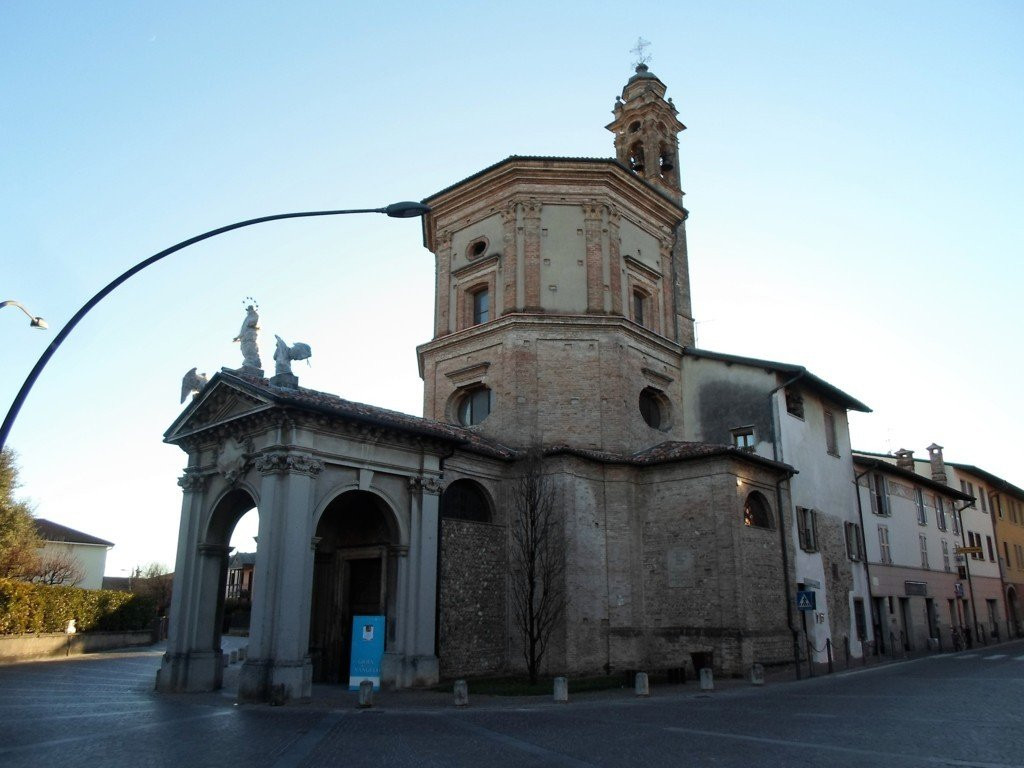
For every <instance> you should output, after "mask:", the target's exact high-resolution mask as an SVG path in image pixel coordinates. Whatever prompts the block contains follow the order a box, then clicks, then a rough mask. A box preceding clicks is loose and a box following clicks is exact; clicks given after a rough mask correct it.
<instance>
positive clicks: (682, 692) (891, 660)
mask: <svg viewBox="0 0 1024 768" xmlns="http://www.w3.org/2000/svg"><path fill="white" fill-rule="evenodd" d="M247 644H248V638H246V637H228V636H225V637H224V638H223V639H222V649H223V650H224V652H225V653H230V652H231V651H232V650H236V651H237V650H239V649H240V648H242V647H245V646H246V645H247ZM1002 644H1003V643H989V644H988V645H975V647H974V648H973V649H968V650H970V651H971V652H974V653H979V652H984V651H985V650H990V649H996V648H998V647H999V646H1001V645H1002ZM965 652H967V651H955V652H954V651H949V650H946V651H919V652H908V653H906V654H905V655H896V656H889V655H879V656H869V657H868V658H867V660H866V661H867V663H865V660H864V659H859V658H856V659H850V662H849V666H847V664H846V661H845V659H844V660H835V661H834V663H833V672H832V673H829V672H828V665H827V664H816V665H815V669H814V675H813V677H811V676H810V675H809V674H808V669H807V662H806V661H804V662H802V663H801V666H800V677H799V678H797V675H796V673H795V671H794V668H793V665H791V664H790V665H785V666H780V667H768V668H766V669H765V671H764V685H765V686H774V685H784V684H796V683H798V682H799V681H807V680H810V679H817V678H823V677H828V676H829V675H830V674H831V675H836V676H839V675H843V674H850V673H856V672H860V671H864V670H872V669H879V668H882V667H889V666H892V665H895V664H900V663H903V662H909V661H916V660H920V659H924V658H927V657H932V656H941V655H949V654H952V653H965ZM241 666H242V662H241V661H239V662H236V663H234V664H229V665H228V666H227V667H226V668H225V669H224V687H223V688H222V689H221V691H220V695H221V696H223V697H225V698H228V699H231V700H232V701H234V700H235V699H237V695H238V675H239V671H240V670H241ZM452 682H453V681H450V684H451V683H452ZM450 684H449V686H450ZM468 684H469V701H470V707H471V708H473V709H523V708H529V709H533V708H538V707H546V706H564V705H562V704H559V703H556V702H554V699H553V694H546V695H539V696H497V695H489V694H474V693H473V680H472V679H469V680H468ZM756 688H757V686H754V685H753V684H752V683H750V681H749V680H748V679H744V678H735V677H727V678H719V677H716V678H715V680H714V690H712V691H702V690H701V689H700V680H699V678H690V679H688V680H687V682H685V683H675V684H668V683H660V684H659V683H652V684H651V686H650V697H649V698H650V699H653V700H656V699H659V698H666V699H668V698H685V697H691V698H698V697H700V698H707V697H709V696H715V695H716V694H721V693H723V692H734V691H737V690H740V689H751V690H753V689H756ZM635 698H637V697H636V694H635V692H634V689H633V686H632V685H628V686H627V685H626V684H625V681H624V682H623V685H622V687H619V688H608V689H605V690H599V691H583V692H579V693H574V692H573V690H572V679H571V678H570V679H569V700H570V702H602V701H607V702H621V701H623V700H629V699H635ZM358 701H359V692H358V691H350V690H348V688H347V687H346V686H343V685H329V684H325V683H317V684H314V685H313V695H312V697H311V698H310V699H307V700H302V701H290V702H288V704H287V706H288V707H299V708H303V709H309V710H316V711H321V710H345V709H355V708H357V706H358ZM245 706H254V707H261V706H270V705H268V704H258V703H257V704H248V705H245ZM453 708H454V695H453V692H452V690H451V687H448V688H447V690H428V689H422V688H413V689H408V688H407V689H402V690H397V691H396V690H385V689H382V690H380V691H375V692H374V695H373V709H374V710H390V711H405V710H409V711H424V710H444V709H453Z"/></svg>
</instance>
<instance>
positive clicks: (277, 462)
mask: <svg viewBox="0 0 1024 768" xmlns="http://www.w3.org/2000/svg"><path fill="white" fill-rule="evenodd" d="M253 466H254V467H255V468H256V470H257V471H258V472H259V473H260V474H262V475H270V474H275V473H277V474H296V475H308V476H309V477H316V476H317V475H319V474H320V473H321V472H323V469H324V463H323V462H322V461H320V460H319V459H317V458H316V457H314V456H310V455H308V454H304V453H292V452H291V451H282V450H276V451H268V452H267V453H261V454H260V455H259V456H257V457H256V458H255V459H254V460H253Z"/></svg>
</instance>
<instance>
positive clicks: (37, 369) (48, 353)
mask: <svg viewBox="0 0 1024 768" xmlns="http://www.w3.org/2000/svg"><path fill="white" fill-rule="evenodd" d="M351 213H383V214H384V215H385V216H390V217H391V218H394V219H411V218H416V217H418V216H424V215H426V214H427V213H430V207H429V206H427V205H424V204H423V203H417V202H401V203H392V204H391V205H386V206H384V207H383V208H353V209H349V210H337V211H302V212H299V213H277V214H274V215H272V216H260V217H258V218H255V219H246V220H245V221H239V222H236V223H234V224H228V225H227V226H224V227H218V228H217V229H211V230H210V231H209V232H204V233H203V234H201V235H196V236H195V237H190V238H189V239H188V240H182V241H181V242H180V243H178V244H177V245H172V246H171V247H170V248H166V249H164V250H162V251H160V252H159V253H156V254H153V255H152V256H150V257H149V258H148V259H146V260H145V261H140V262H139V263H138V264H136V265H135V266H134V267H132V268H131V269H129V270H128V271H126V272H124V273H123V274H122V275H120V276H119V277H117V278H116V279H114V280H112V281H111V282H110V283H108V284H107V285H106V286H104V287H103V288H102V289H101V290H100V292H99V293H97V294H96V295H95V296H93V297H92V298H91V299H89V300H88V301H87V302H85V305H84V306H83V307H82V308H81V309H80V310H78V311H77V312H76V313H75V315H74V316H73V317H72V318H71V319H70V320H68V322H67V324H66V325H65V326H64V327H63V328H61V330H60V333H58V334H57V336H56V337H55V338H54V339H53V341H52V342H50V346H48V347H47V348H46V350H45V351H44V352H43V354H42V356H41V357H40V358H39V360H38V361H37V362H36V364H35V366H34V367H33V368H32V370H31V371H30V372H29V374H28V377H27V378H26V379H25V383H24V384H22V385H21V389H20V390H18V394H17V396H16V397H15V398H14V402H13V403H12V404H11V408H10V410H9V411H8V412H7V417H6V418H5V419H4V423H3V426H2V427H0V450H3V448H4V446H5V445H6V444H7V436H8V435H9V434H10V432H11V427H13V426H14V420H15V419H16V418H18V412H19V411H20V410H21V406H22V405H23V404H24V402H25V398H27V397H28V393H29V392H30V391H31V390H32V385H33V384H35V382H36V379H37V378H39V374H40V373H42V370H43V368H45V367H46V364H47V363H48V362H49V360H50V358H51V357H53V354H54V353H55V352H56V351H57V349H58V348H59V347H60V345H61V344H62V343H63V342H64V339H66V338H67V337H68V336H69V335H70V333H71V331H72V330H74V328H75V326H76V325H78V323H79V321H80V320H81V319H82V318H83V317H85V316H86V315H87V314H88V313H89V310H90V309H92V308H93V307H95V306H96V305H97V304H99V303H100V301H102V300H103V298H104V297H105V296H106V295H107V294H108V293H110V292H111V291H113V290H114V289H115V288H117V286H119V285H120V284H121V283H123V282H124V281H125V280H127V279H128V278H130V277H131V276H132V275H134V274H136V273H138V272H141V271H142V270H144V269H145V268H146V267H148V266H149V265H150V264H155V263H156V262H158V261H160V259H162V258H164V256H170V255H171V254H172V253H174V252H175V251H180V250H182V249H183V248H188V246H190V245H194V244H195V243H198V242H201V241H203V240H208V239H210V238H211V237H216V236H217V235H223V234H224V233H225V232H230V231H232V230H234V229H242V228H243V227H251V226H252V225H253V224H262V223H263V222H266V221H277V220H279V219H301V218H310V217H312V216H342V215H346V214H351ZM9 303H10V304H15V305H17V306H19V307H21V309H22V311H23V312H25V314H27V315H28V316H29V317H32V315H31V314H30V313H29V312H28V310H26V309H25V308H24V307H22V306H21V305H20V304H18V302H6V301H5V302H4V303H3V305H2V306H7V304H9ZM32 321H33V322H32V325H33V327H36V328H45V327H46V322H45V321H43V320H42V319H41V318H38V317H35V318H32ZM36 321H39V323H40V324H37V323H36Z"/></svg>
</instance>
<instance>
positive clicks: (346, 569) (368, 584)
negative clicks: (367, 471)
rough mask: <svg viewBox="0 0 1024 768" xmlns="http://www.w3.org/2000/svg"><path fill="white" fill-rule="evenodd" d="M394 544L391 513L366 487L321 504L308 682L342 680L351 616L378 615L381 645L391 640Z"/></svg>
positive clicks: (394, 525) (395, 580)
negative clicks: (382, 630) (382, 623)
mask: <svg viewBox="0 0 1024 768" xmlns="http://www.w3.org/2000/svg"><path fill="white" fill-rule="evenodd" d="M399 544H400V535H399V531H398V527H397V523H396V519H395V515H394V513H393V512H392V510H391V508H390V507H389V506H388V504H387V502H385V501H384V500H383V499H382V498H381V497H380V496H378V495H376V494H374V493H371V492H370V491H357V490H352V491H348V492H346V493H343V494H341V495H340V496H338V497H337V498H335V499H334V500H333V501H331V503H330V504H328V505H327V507H326V508H325V509H324V512H323V514H322V515H321V516H320V520H319V523H318V524H317V528H316V549H315V554H314V565H313V599H312V607H311V611H310V630H309V654H310V659H311V661H312V663H313V681H314V682H322V683H347V682H348V672H349V654H350V651H351V642H352V636H351V632H352V617H353V616H357V615H383V616H384V617H385V620H386V635H385V650H388V649H389V648H390V646H391V645H392V643H393V642H394V638H395V616H396V613H397V611H396V598H397V594H398V588H397V586H398V556H397V555H398V549H399Z"/></svg>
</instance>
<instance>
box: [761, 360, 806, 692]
mask: <svg viewBox="0 0 1024 768" xmlns="http://www.w3.org/2000/svg"><path fill="white" fill-rule="evenodd" d="M806 374H807V369H806V368H803V367H801V368H800V373H798V374H797V375H796V376H794V377H793V378H791V379H790V380H789V381H787V382H785V383H784V384H780V385H779V386H777V387H776V388H775V389H773V390H772V391H771V392H769V393H768V416H769V418H768V424H769V429H770V430H771V435H770V437H771V441H772V458H773V459H774V460H775V461H782V458H781V455H780V454H781V451H780V450H779V440H778V435H777V433H776V430H775V415H776V411H777V410H778V409H777V408H776V407H775V400H774V397H775V393H776V392H778V391H779V390H780V389H785V388H786V387H788V386H790V385H791V384H793V383H795V382H797V381H799V380H800V379H802V378H803V377H804V376H805V375H806ZM791 477H792V475H790V477H787V478H784V479H782V480H778V481H777V482H776V483H775V508H776V509H777V510H779V541H780V543H781V544H782V583H783V586H784V593H785V598H786V623H787V624H788V625H789V632H790V634H791V635H792V636H793V668H794V669H795V670H796V679H797V680H799V679H800V633H799V632H798V631H797V629H796V627H795V626H794V621H793V600H794V595H793V593H792V589H793V587H792V584H790V581H789V546H788V543H789V542H788V538H787V536H786V526H785V525H783V522H784V520H785V517H784V516H783V514H782V483H784V482H786V481H787V480H789V479H790V478H791ZM791 500H792V499H791Z"/></svg>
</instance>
